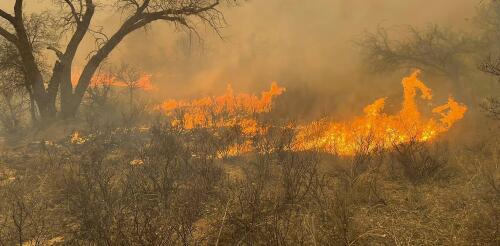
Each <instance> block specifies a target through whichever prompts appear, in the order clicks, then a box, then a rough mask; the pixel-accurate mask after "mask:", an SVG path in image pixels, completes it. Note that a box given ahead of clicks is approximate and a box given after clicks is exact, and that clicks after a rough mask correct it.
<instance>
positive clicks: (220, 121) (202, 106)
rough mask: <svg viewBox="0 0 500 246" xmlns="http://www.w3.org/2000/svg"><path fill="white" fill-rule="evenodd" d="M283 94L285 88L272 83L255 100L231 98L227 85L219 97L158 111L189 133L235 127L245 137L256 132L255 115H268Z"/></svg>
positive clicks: (172, 104)
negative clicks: (238, 127)
mask: <svg viewBox="0 0 500 246" xmlns="http://www.w3.org/2000/svg"><path fill="white" fill-rule="evenodd" d="M284 91H285V88H283V87H279V86H278V85H277V84H276V83H275V82H273V83H272V84H271V88H270V89H269V90H268V91H264V92H262V93H261V96H260V98H259V97H257V96H255V95H249V94H238V95H235V94H234V91H233V89H232V87H231V86H230V85H228V87H227V89H226V93H225V94H224V95H222V96H217V97H204V98H200V99H195V100H191V101H183V100H181V101H176V100H168V101H166V102H164V103H163V104H162V105H161V106H160V108H161V109H162V110H163V112H165V113H166V114H167V115H168V116H171V117H172V121H171V123H172V125H173V126H180V127H182V128H184V129H193V128H196V127H201V128H212V127H230V126H235V125H237V126H240V127H241V129H242V132H243V133H244V134H245V135H247V136H252V135H255V134H256V133H257V132H258V131H259V130H260V127H259V125H258V123H257V120H256V118H255V114H258V113H264V112H270V111H271V106H272V102H273V99H274V98H275V97H276V96H279V95H281V94H282V93H283V92H284Z"/></svg>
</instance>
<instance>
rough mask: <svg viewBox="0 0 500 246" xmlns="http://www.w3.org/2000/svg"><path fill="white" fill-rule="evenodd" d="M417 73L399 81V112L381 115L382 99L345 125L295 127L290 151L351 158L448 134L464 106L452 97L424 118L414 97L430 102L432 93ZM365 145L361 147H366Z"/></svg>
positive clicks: (327, 123) (344, 123)
mask: <svg viewBox="0 0 500 246" xmlns="http://www.w3.org/2000/svg"><path fill="white" fill-rule="evenodd" d="M419 74H420V71H419V70H416V71H415V72H413V73H412V74H411V75H410V76H409V77H406V78H404V79H403V81H402V84H403V89H404V101H403V104H402V108H401V110H400V111H399V113H397V114H395V115H387V114H385V113H383V109H384V106H385V101H386V98H380V99H378V100H376V101H375V102H374V103H372V104H370V105H368V106H366V107H365V108H364V110H363V111H364V115H363V116H361V117H357V118H355V119H353V120H351V121H347V122H331V121H328V120H326V119H323V120H320V121H316V122H312V123H310V124H307V125H303V126H299V127H298V128H297V136H296V139H295V141H294V145H293V148H294V149H295V150H311V149H316V150H320V151H325V152H328V153H335V154H339V155H353V154H355V153H356V151H358V150H359V149H360V148H368V149H374V148H390V147H392V146H394V145H397V144H401V143H405V142H409V141H412V140H415V141H422V142H423V141H430V140H432V139H434V138H435V137H437V136H438V135H439V134H441V133H443V132H446V131H448V130H449V129H450V128H451V127H452V126H453V124H454V123H455V122H456V121H458V120H460V119H462V118H463V116H464V114H465V112H466V111H467V107H466V106H465V105H463V104H460V103H458V102H456V101H455V100H454V99H453V97H451V96H450V97H449V98H448V102H447V103H446V104H444V105H442V106H438V107H436V108H434V109H433V110H432V112H433V113H434V115H433V116H432V117H430V118H427V119H424V118H423V117H422V113H421V112H420V111H419V109H418V106H417V102H416V97H417V93H418V92H420V93H421V98H422V99H423V100H431V99H432V91H431V89H429V88H428V87H427V86H426V85H425V84H424V83H423V82H422V81H421V80H419V79H418V76H419ZM367 143H368V146H362V145H367Z"/></svg>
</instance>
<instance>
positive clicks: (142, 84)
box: [71, 73, 157, 91]
mask: <svg viewBox="0 0 500 246" xmlns="http://www.w3.org/2000/svg"><path fill="white" fill-rule="evenodd" d="M79 78H80V74H79V73H73V74H72V75H71V83H72V84H73V86H76V84H77V83H78V79H79ZM151 78H152V76H151V75H148V74H142V75H140V77H139V78H138V79H137V80H136V81H131V82H129V83H128V82H125V81H122V80H120V79H119V78H117V77H116V76H114V75H112V74H106V73H101V74H96V75H94V76H93V77H92V80H91V81H90V86H91V87H95V86H99V85H109V86H112V87H122V88H128V87H133V88H136V89H141V90H144V91H155V90H157V88H156V87H155V86H154V85H153V84H152V82H151Z"/></svg>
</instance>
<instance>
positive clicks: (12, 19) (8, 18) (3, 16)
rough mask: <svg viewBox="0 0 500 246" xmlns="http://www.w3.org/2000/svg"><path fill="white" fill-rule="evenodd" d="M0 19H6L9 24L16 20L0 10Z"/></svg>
mask: <svg viewBox="0 0 500 246" xmlns="http://www.w3.org/2000/svg"><path fill="white" fill-rule="evenodd" d="M0 17H2V18H4V19H6V20H7V21H9V22H10V23H11V24H14V23H15V21H16V19H15V18H14V16H12V15H11V14H9V13H7V12H5V11H4V10H2V9H0Z"/></svg>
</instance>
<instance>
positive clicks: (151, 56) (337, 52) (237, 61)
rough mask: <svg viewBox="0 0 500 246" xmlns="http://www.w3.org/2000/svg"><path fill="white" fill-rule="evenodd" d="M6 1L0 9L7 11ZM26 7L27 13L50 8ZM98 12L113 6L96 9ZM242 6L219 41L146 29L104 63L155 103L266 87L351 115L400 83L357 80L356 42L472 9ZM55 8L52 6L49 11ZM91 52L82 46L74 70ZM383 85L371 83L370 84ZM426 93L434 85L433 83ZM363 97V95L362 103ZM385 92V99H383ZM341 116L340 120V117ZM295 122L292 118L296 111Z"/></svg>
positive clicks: (432, 4)
mask: <svg viewBox="0 0 500 246" xmlns="http://www.w3.org/2000/svg"><path fill="white" fill-rule="evenodd" d="M12 2H13V0H9V1H6V2H4V1H2V3H0V7H4V6H12ZM49 2H50V1H45V2H44V1H34V2H31V3H29V4H28V6H27V8H29V9H30V10H40V9H43V7H44V5H45V7H47V6H50V5H49ZM101 2H102V5H103V6H104V5H105V3H107V2H111V1H101ZM459 2H460V4H458V3H457V1H456V0H441V1H425V3H424V2H423V1H421V0H405V1H401V0H371V1H366V0H350V1H345V0H312V1H303V0H250V1H244V2H242V3H241V4H240V5H239V6H237V7H230V8H224V9H223V11H224V13H225V17H226V21H227V26H226V28H224V29H222V30H220V34H221V35H222V39H221V38H219V36H218V35H216V33H214V32H213V31H211V30H210V28H209V27H207V26H204V25H203V24H199V25H198V29H197V30H198V32H199V34H200V37H201V40H200V39H199V38H198V37H197V36H196V35H194V34H193V33H191V34H189V33H187V32H185V31H182V30H177V29H176V28H175V27H173V26H172V25H168V24H164V23H161V24H154V25H153V26H151V27H150V28H149V29H148V30H147V31H143V30H141V31H137V32H136V33H134V34H133V35H130V36H129V37H128V38H127V39H126V40H125V41H124V42H123V43H122V44H121V45H120V46H119V48H117V49H116V50H115V51H114V52H113V53H112V56H111V57H110V59H109V62H110V63H120V62H123V61H126V62H127V63H130V64H132V65H134V66H136V67H138V68H139V69H140V70H141V71H143V72H145V73H148V74H152V75H153V79H154V83H155V84H156V85H157V86H158V87H159V88H160V92H159V94H160V95H159V96H160V97H163V98H171V97H173V98H182V97H196V96H201V95H213V94H218V93H221V92H223V91H224V89H225V87H226V85H227V84H228V83H231V84H232V85H233V87H234V88H235V90H236V91H244V92H258V91H261V90H263V89H265V88H267V87H268V86H269V85H270V83H271V82H272V81H277V82H278V83H279V84H280V85H283V86H285V87H287V88H288V93H287V94H288V95H289V96H293V97H294V98H299V99H303V100H299V101H301V102H300V103H294V102H291V104H288V105H289V106H290V105H292V106H293V105H295V106H296V107H295V109H296V110H299V111H309V110H308V108H309V107H312V106H314V108H315V109H317V110H318V111H319V112H323V113H324V112H336V113H340V114H342V113H349V112H350V111H352V108H351V107H349V108H347V107H342V106H341V104H342V103H344V104H350V105H352V104H353V103H354V104H356V105H358V104H359V107H361V106H362V105H365V104H367V103H369V102H371V101H372V100H373V99H375V98H377V97H380V96H392V95H391V93H394V95H398V94H400V93H401V88H400V84H399V79H400V78H401V77H402V76H403V74H399V75H396V76H394V77H391V78H384V79H381V78H376V77H373V76H371V75H370V74H366V73H363V72H361V71H360V69H359V67H360V66H359V65H360V60H359V59H360V57H359V52H358V50H357V48H356V46H355V45H354V41H355V40H356V39H357V38H358V37H359V35H361V34H362V33H363V32H364V31H373V30H374V29H375V28H377V26H379V25H383V26H394V25H408V24H409V25H417V26H423V25H426V24H429V23H439V24H441V25H450V26H456V27H458V28H461V27H464V26H468V25H470V21H468V20H467V19H466V18H468V17H471V16H473V14H474V6H475V5H476V4H477V2H476V1H470V0H460V1H459ZM52 6H53V5H52ZM108 13H111V12H110V11H101V12H100V14H99V16H98V17H99V18H97V20H96V21H95V22H94V23H93V24H94V26H95V28H98V27H99V26H103V28H104V30H105V31H107V32H108V33H112V31H113V30H114V29H115V28H116V25H117V24H118V23H119V22H120V21H122V17H121V16H120V14H119V13H114V14H112V15H108ZM93 45H94V43H93V42H92V41H91V39H90V38H88V40H87V42H86V43H85V46H86V49H85V51H83V52H81V53H80V58H79V60H80V62H79V63H80V64H83V62H82V61H83V60H84V59H85V57H86V53H87V51H88V50H90V49H91V48H92V47H93ZM379 80H380V81H386V82H387V83H377V86H373V84H374V82H375V81H379ZM431 87H432V84H431ZM366 88H370V93H369V95H367V93H366V91H367V90H366ZM388 93H389V94H388ZM343 108H344V109H345V111H346V112H342V110H343ZM299 113H300V112H299Z"/></svg>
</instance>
